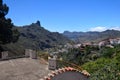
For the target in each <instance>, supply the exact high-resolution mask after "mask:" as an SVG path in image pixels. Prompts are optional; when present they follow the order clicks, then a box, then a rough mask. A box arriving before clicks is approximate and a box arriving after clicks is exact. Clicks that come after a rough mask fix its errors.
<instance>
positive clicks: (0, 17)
mask: <svg viewBox="0 0 120 80" xmlns="http://www.w3.org/2000/svg"><path fill="white" fill-rule="evenodd" d="M8 11H9V7H8V6H7V5H6V4H3V1H2V0H0V47H1V45H3V44H7V43H10V42H15V41H17V39H18V37H19V32H18V31H17V30H16V29H13V27H14V25H13V23H12V20H11V19H10V18H8V19H6V18H5V16H6V15H7V14H8ZM0 49H1V48H0Z"/></svg>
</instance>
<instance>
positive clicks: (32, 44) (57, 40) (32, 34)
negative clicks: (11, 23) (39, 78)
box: [3, 21, 70, 54]
mask: <svg viewBox="0 0 120 80" xmlns="http://www.w3.org/2000/svg"><path fill="white" fill-rule="evenodd" d="M15 29H18V31H19V32H20V37H19V40H18V41H17V42H16V43H10V44H7V45H5V46H3V47H4V49H5V50H9V51H11V52H12V53H15V54H20V53H24V50H25V49H35V50H38V49H39V50H43V49H45V48H51V47H54V46H56V45H61V44H65V43H67V42H69V41H70V40H69V39H68V38H66V37H65V36H63V35H62V34H60V33H58V32H50V31H48V30H46V29H44V28H43V27H42V26H41V24H40V21H37V22H36V23H32V24H31V25H26V26H21V27H20V26H19V27H18V26H16V27H15Z"/></svg>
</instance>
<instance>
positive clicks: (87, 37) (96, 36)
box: [63, 30, 120, 43]
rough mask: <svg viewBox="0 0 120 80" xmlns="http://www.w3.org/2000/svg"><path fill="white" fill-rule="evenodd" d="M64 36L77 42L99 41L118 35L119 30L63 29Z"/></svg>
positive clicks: (119, 34)
mask: <svg viewBox="0 0 120 80" xmlns="http://www.w3.org/2000/svg"><path fill="white" fill-rule="evenodd" d="M63 35H64V36H66V37H68V38H69V39H71V40H74V41H77V42H80V43H82V42H99V41H101V40H104V39H108V38H118V37H120V31H118V30H106V31H103V32H95V31H93V32H69V31H65V32H64V33H63Z"/></svg>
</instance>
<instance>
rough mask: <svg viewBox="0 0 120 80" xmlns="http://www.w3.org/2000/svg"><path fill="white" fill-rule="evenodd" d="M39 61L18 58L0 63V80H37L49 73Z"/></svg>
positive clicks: (46, 66) (45, 66)
mask: <svg viewBox="0 0 120 80" xmlns="http://www.w3.org/2000/svg"><path fill="white" fill-rule="evenodd" d="M47 68H48V65H47V64H42V63H40V61H39V60H34V59H29V58H19V59H13V60H6V61H0V80H39V79H40V78H42V77H43V76H45V75H47V74H48V73H49V72H50V71H49V70H48V69H47Z"/></svg>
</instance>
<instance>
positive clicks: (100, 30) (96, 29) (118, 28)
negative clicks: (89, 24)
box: [90, 26, 120, 32]
mask: <svg viewBox="0 0 120 80" xmlns="http://www.w3.org/2000/svg"><path fill="white" fill-rule="evenodd" d="M105 30H119V31H120V27H111V28H107V27H102V26H98V27H93V28H90V31H98V32H102V31H105Z"/></svg>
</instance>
